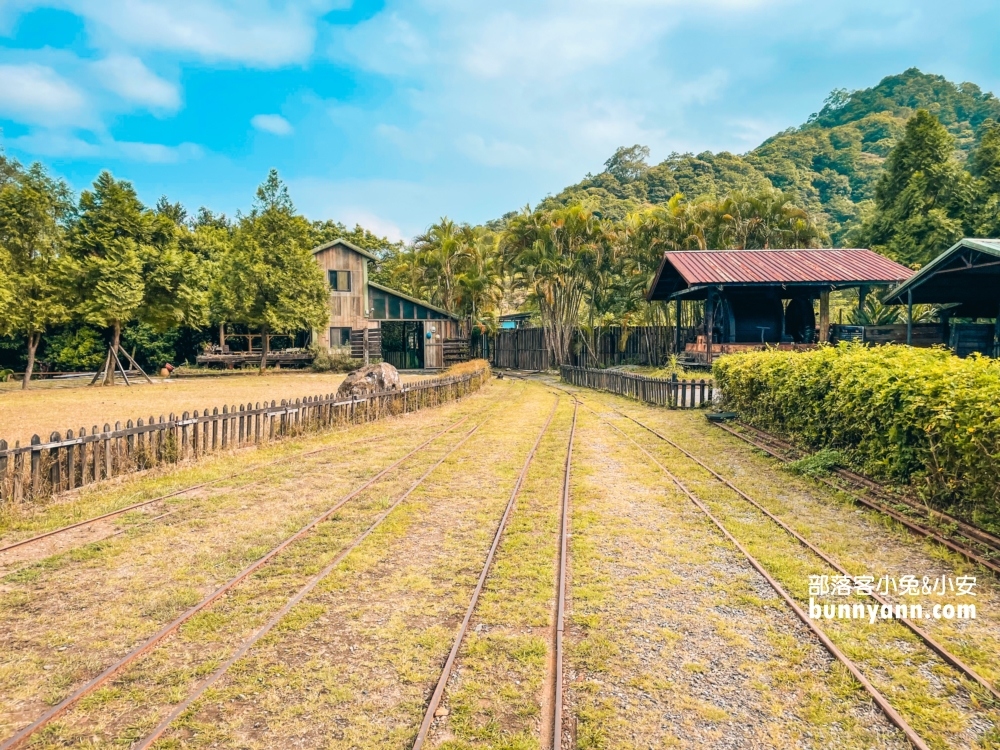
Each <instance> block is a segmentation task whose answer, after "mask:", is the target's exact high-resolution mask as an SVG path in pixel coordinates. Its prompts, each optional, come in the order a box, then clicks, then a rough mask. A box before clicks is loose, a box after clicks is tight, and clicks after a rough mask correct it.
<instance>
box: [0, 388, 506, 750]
mask: <svg viewBox="0 0 1000 750" xmlns="http://www.w3.org/2000/svg"><path fill="white" fill-rule="evenodd" d="M494 408H495V407H494ZM469 419H470V416H465V417H462V418H461V419H459V420H457V421H455V422H453V423H452V424H450V425H449V426H447V427H445V428H444V429H443V430H440V431H439V432H437V433H435V434H434V435H432V436H431V437H430V438H428V439H427V440H424V441H423V442H421V443H420V444H419V445H417V446H416V447H415V448H413V449H412V450H411V451H409V452H408V453H406V454H405V455H404V456H402V457H401V458H399V459H397V460H396V461H394V462H393V463H392V464H390V465H389V466H387V467H385V468H384V469H382V470H381V471H379V472H378V473H376V474H375V475H374V476H372V477H371V478H369V479H367V480H366V481H365V482H363V483H362V484H360V485H359V486H357V487H356V488H355V489H353V490H352V491H351V492H349V493H348V494H346V495H345V496H343V497H342V498H341V499H340V500H338V501H337V502H336V503H335V504H334V505H333V506H331V507H330V508H328V509H327V510H326V511H324V512H323V513H321V514H320V515H319V516H317V517H316V518H314V519H313V520H312V521H310V522H309V523H307V524H306V525H305V526H303V527H302V528H301V529H300V530H299V531H297V532H295V533H294V534H292V535H291V536H289V537H287V538H286V539H285V540H284V541H282V542H281V543H280V544H278V545H277V546H275V547H274V548H272V549H271V550H270V551H269V552H267V553H266V554H264V555H263V556H262V557H260V558H258V559H257V560H256V561H254V562H253V563H251V564H250V565H249V566H247V567H246V568H244V569H243V570H242V571H240V572H239V573H238V574H237V575H236V576H234V577H233V578H231V579H229V580H228V581H227V582H226V583H224V584H223V585H222V586H220V587H219V588H217V589H216V590H215V591H214V592H212V593H211V594H209V595H208V596H207V597H205V598H204V599H202V600H201V601H200V602H198V603H197V604H195V605H194V606H193V607H191V608H189V609H188V610H186V611H185V612H183V613H182V614H181V615H180V616H178V617H177V618H175V619H174V620H173V621H171V622H170V623H168V624H167V625H165V626H164V627H163V628H161V629H160V630H159V631H157V632H156V633H154V634H153V635H152V636H151V637H149V638H148V639H147V640H146V641H144V642H143V643H141V644H139V645H138V646H136V647H135V648H133V649H132V650H131V651H129V652H128V653H127V654H126V655H125V656H124V657H122V658H121V659H119V660H117V661H115V662H114V663H112V664H111V665H110V666H108V667H107V668H105V669H104V670H103V671H102V672H101V673H100V674H99V675H97V676H96V677H95V678H93V679H91V680H90V681H89V682H87V683H85V684H84V685H82V686H81V687H79V688H78V689H77V690H75V691H74V692H73V693H71V694H70V695H69V696H68V697H66V698H65V699H63V700H62V701H61V702H59V703H58V704H57V705H55V706H53V707H52V708H50V709H49V710H48V711H46V712H45V713H43V714H42V715H41V716H40V717H39V718H38V719H36V720H35V721H34V722H32V723H31V724H30V725H28V726H26V727H24V728H23V729H21V730H19V731H18V732H17V733H15V734H14V735H12V736H11V737H9V738H7V739H6V740H4V741H3V742H2V743H0V750H14V749H15V748H19V747H23V746H24V745H25V743H27V742H28V741H29V740H30V739H31V738H32V737H33V736H35V735H36V734H37V733H38V732H40V731H42V730H43V729H45V728H46V727H48V726H49V725H50V724H52V723H53V722H54V721H56V720H57V719H58V718H59V717H61V716H62V715H64V714H65V713H66V712H67V711H69V710H70V709H71V708H72V707H73V706H75V705H76V704H77V703H78V702H79V701H80V700H82V699H83V698H85V697H86V696H88V695H90V694H91V693H93V692H94V691H95V690H98V689H99V688H101V687H102V686H104V685H107V684H108V683H109V682H110V681H111V680H112V679H113V678H114V677H115V676H116V675H118V674H120V673H121V672H122V671H123V670H124V669H125V668H127V667H128V666H130V665H131V664H134V663H135V662H136V661H138V660H139V659H140V658H141V657H142V656H143V655H144V654H146V653H148V652H149V651H151V650H152V649H153V648H154V647H156V646H157V645H158V644H160V643H161V642H163V641H164V640H165V639H166V638H168V637H169V636H170V635H172V634H173V633H175V632H176V631H177V630H178V628H180V627H181V626H182V625H183V624H184V623H185V622H187V621H189V620H190V619H191V618H192V617H194V616H195V615H197V614H198V613H200V612H202V611H204V610H205V609H207V608H208V607H210V606H211V605H212V604H214V603H215V602H216V601H218V600H219V599H221V598H222V597H223V596H225V595H226V594H227V593H228V592H230V591H232V590H233V589H234V588H235V587H236V586H238V585H239V584H240V583H241V582H242V581H244V580H246V579H247V578H248V577H250V576H251V575H253V574H254V573H255V572H257V571H258V570H260V569H261V568H263V567H264V566H265V565H267V564H268V563H269V562H270V561H271V560H272V559H274V558H275V557H276V556H278V555H279V554H281V552H282V551H284V550H285V549H287V548H288V547H289V546H291V545H292V544H294V543H295V542H296V541H298V540H300V539H302V538H303V537H305V536H306V535H307V534H309V533H311V532H312V531H313V530H314V529H315V528H316V527H317V526H319V524H321V523H323V522H324V521H326V520H328V519H329V518H331V517H332V516H333V515H334V514H335V513H336V512H337V511H339V510H340V509H341V508H342V507H344V506H345V505H346V504H347V503H349V502H350V501H351V500H353V499H355V498H356V497H358V496H359V495H361V493H362V492H364V491H365V490H367V489H368V488H370V487H372V486H373V485H374V484H376V483H377V482H378V481H379V480H381V479H382V478H384V477H385V476H386V475H388V474H389V473H390V472H392V471H393V470H395V469H396V468H397V467H399V466H400V465H401V464H403V462H405V461H406V460H407V459H409V458H411V457H413V456H414V455H417V454H418V453H419V452H420V451H421V450H423V449H424V448H425V447H427V446H428V445H430V444H431V443H432V442H434V441H436V440H437V439H439V438H441V437H443V436H445V435H446V434H448V433H450V432H452V431H453V430H455V429H456V428H458V427H460V426H461V425H462V424H464V423H465V422H467V421H468V420H469ZM484 422H485V420H484ZM482 424H483V422H480V424H479V425H477V426H476V427H475V428H473V430H471V431H470V432H468V433H467V434H466V435H465V436H464V437H463V438H462V439H461V441H460V442H459V444H457V445H455V446H453V447H452V448H451V449H450V450H449V451H448V453H447V454H446V455H445V456H444V457H443V458H442V459H441V460H439V461H438V462H437V463H436V464H434V466H433V467H432V468H431V469H430V470H428V472H426V473H425V474H424V475H423V476H422V477H421V478H420V479H419V480H418V481H417V483H416V484H415V485H414V486H413V487H411V489H410V490H409V491H408V492H407V493H406V495H404V497H403V498H400V499H399V500H398V501H397V502H396V503H395V504H394V505H393V506H392V507H396V505H398V503H399V502H402V500H403V499H405V497H408V496H409V494H410V493H411V492H412V491H413V490H414V489H416V487H417V486H418V485H419V484H420V483H422V482H423V481H424V479H426V477H427V476H428V475H429V474H430V472H431V471H433V470H434V469H435V468H437V467H438V466H440V464H441V463H442V462H443V461H444V459H445V458H447V456H449V455H451V454H452V453H453V452H454V451H455V450H457V448H458V446H459V445H461V444H462V443H464V442H465V441H466V440H467V439H468V438H469V437H471V435H472V434H473V433H474V432H475V431H476V430H478V429H479V427H481V426H482ZM385 515H387V513H386V514H383V515H382V516H380V517H379V519H378V521H377V523H381V521H382V520H383V519H384V518H385ZM370 532H371V529H370V530H369V531H368V532H366V533H365V535H363V536H365V537H367V534H369V533H370ZM361 541H363V539H358V540H356V541H355V543H354V544H353V546H352V547H351V549H353V547H354V546H357V544H360V543H361ZM349 551H350V550H345V551H344V552H343V554H342V555H340V556H338V559H342V557H343V555H346V554H347V553H348V552H349ZM313 585H315V584H313ZM304 595H305V594H303V596H304ZM286 606H294V603H292V604H290V605H286ZM272 627H273V625H272Z"/></svg>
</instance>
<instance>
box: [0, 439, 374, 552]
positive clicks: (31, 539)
mask: <svg viewBox="0 0 1000 750" xmlns="http://www.w3.org/2000/svg"><path fill="white" fill-rule="evenodd" d="M377 440H379V436H378V435H373V436H372V437H370V438H363V439H361V440H355V441H352V442H351V445H354V446H357V445H364V444H366V443H372V442H375V441H377ZM343 447H344V446H341V445H331V446H327V447H325V448H317V449H315V450H311V451H303V452H300V453H294V454H292V455H289V456H283V457H281V458H278V459H275V460H274V461H266V462H264V463H261V464H255V465H253V466H249V467H247V468H246V469H241V470H240V471H235V472H233V473H231V474H226V475H225V476H221V477H217V478H215V479H210V480H208V481H206V482H198V483H197V484H191V485H188V486H186V487H182V488H180V489H178V490H173V491H172V492H168V493H166V494H163V495H158V496H156V497H153V498H150V499H149V500H142V501H140V502H138V503H132V504H131V505H127V506H125V507H124V508H119V509H117V510H113V511H109V512H108V513H102V514H101V515H98V516H93V517H91V518H88V519H86V520H84V521H77V522H75V523H71V524H68V525H66V526H61V527H59V528H58V529H52V530H51V531H46V532H44V533H42V534H37V535H36V536H33V537H29V538H27V539H21V540H20V541H17V542H12V543H10V544H8V545H6V546H4V547H0V555H2V554H3V553H5V552H9V551H11V550H15V549H20V548H22V547H27V546H28V545H31V544H37V543H39V542H41V541H44V540H46V539H51V538H52V537H55V536H59V535H60V534H65V533H67V532H70V531H73V530H75V529H80V528H83V527H85V526H90V525H92V524H95V523H98V522H100V521H107V520H108V519H111V518H117V517H118V516H122V515H124V514H126V513H129V512H131V511H133V510H138V509H140V508H145V507H147V506H149V505H153V504H154V503H159V502H163V501H164V500H169V499H170V498H172V497H179V496H181V495H186V494H187V493H189V492H194V491H195V490H200V489H202V488H203V487H210V486H212V485H214V484H218V483H219V482H225V481H227V480H229V479H235V478H236V477H242V476H246V475H247V474H250V473H252V472H255V471H259V470H260V469H266V468H269V467H271V466H275V465H277V464H283V463H287V462H289V461H292V460H296V459H301V458H306V457H308V456H314V455H317V454H319V453H325V452H328V451H331V450H336V449H338V448H343ZM253 484H255V482H251V483H250V484H249V485H241V487H249V486H252V485H253ZM111 536H115V534H112V535H111Z"/></svg>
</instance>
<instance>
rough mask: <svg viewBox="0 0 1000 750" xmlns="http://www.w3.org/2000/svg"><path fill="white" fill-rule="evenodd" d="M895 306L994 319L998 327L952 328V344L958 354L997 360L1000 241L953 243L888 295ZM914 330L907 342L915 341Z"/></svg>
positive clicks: (949, 315)
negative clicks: (922, 306)
mask: <svg viewBox="0 0 1000 750" xmlns="http://www.w3.org/2000/svg"><path fill="white" fill-rule="evenodd" d="M885 302H886V303H888V304H892V305H908V306H912V305H914V304H936V305H951V307H948V308H947V309H945V310H942V314H943V315H944V316H945V318H946V320H945V324H947V318H949V317H950V318H971V319H973V320H977V319H984V318H985V319H989V320H993V321H994V323H993V325H989V324H984V323H979V324H977V323H971V324H969V323H965V324H958V325H955V326H952V328H951V335H950V341H949V344H950V346H951V348H952V349H954V350H955V352H956V353H958V354H960V355H965V354H968V353H970V352H973V351H978V352H982V353H984V354H992V355H993V356H997V354H998V353H1000V352H998V343H1000V240H996V239H976V238H969V237H967V238H965V239H963V240H960V241H959V242H957V243H955V244H954V245H952V246H951V247H950V248H948V249H947V250H945V251H944V252H943V253H941V254H940V255H939V256H938V257H936V258H935V259H934V260H932V261H931V262H930V263H928V264H927V265H926V266H924V267H923V268H921V269H920V270H919V271H917V273H915V274H914V275H913V276H911V277H910V278H908V279H907V280H906V281H904V282H903V283H902V284H899V285H898V286H897V287H895V288H894V289H893V290H892V291H890V292H889V294H887V295H886V296H885ZM912 337H913V333H912V326H911V327H910V328H909V329H908V340H912Z"/></svg>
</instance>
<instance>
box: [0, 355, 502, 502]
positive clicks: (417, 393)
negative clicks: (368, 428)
mask: <svg viewBox="0 0 1000 750" xmlns="http://www.w3.org/2000/svg"><path fill="white" fill-rule="evenodd" d="M489 378H490V370H489V368H488V367H485V366H484V367H483V368H481V369H479V370H477V371H475V372H472V373H467V374H465V375H454V376H449V377H444V378H429V379H427V380H421V381H418V382H416V383H410V384H407V385H405V386H404V387H403V388H402V389H401V390H398V391H385V392H380V393H374V394H371V395H369V396H368V397H367V398H363V399H344V398H340V399H338V398H337V397H336V395H335V394H332V393H331V394H327V395H325V396H311V397H307V398H304V399H299V398H297V399H295V401H286V400H284V399H282V400H281V402H280V403H278V402H275V401H271V402H270V403H268V402H266V401H265V402H263V404H261V403H260V402H258V403H254V404H245V405H244V404H240V405H239V406H223V407H222V409H221V411H220V410H219V409H218V408H213V409H212V411H211V413H209V410H208V409H205V410H203V411H201V412H199V411H197V410H195V412H194V413H193V414H190V413H188V412H184V413H183V414H181V415H180V416H177V415H174V414H171V415H170V416H169V417H168V418H164V417H163V416H160V418H159V419H156V418H155V417H150V418H149V420H148V421H144V420H142V419H138V420H136V421H135V422H134V423H133V421H132V420H131V419H130V420H128V422H126V424H125V426H124V427H123V426H122V424H121V423H120V422H116V423H115V426H114V428H112V427H111V426H110V425H109V424H105V425H104V428H103V429H99V428H98V427H97V426H96V425H95V426H94V427H93V428H92V429H91V430H90V431H89V432H88V430H87V429H86V428H85V427H82V428H80V430H79V431H77V432H75V433H74V431H73V430H67V431H66V434H65V435H60V433H58V432H53V433H52V434H51V435H50V436H49V440H48V442H45V443H43V442H42V440H41V438H39V436H38V435H34V436H33V437H32V438H31V444H30V445H26V446H21V444H20V443H19V442H18V443H15V445H14V447H13V448H10V447H9V446H8V444H7V441H6V440H0V503H2V502H9V501H13V502H15V503H17V502H23V501H26V500H31V499H35V498H42V497H47V496H49V495H53V494H56V493H59V492H65V491H68V490H72V489H75V488H77V487H82V486H84V485H88V484H93V483H94V482H99V481H101V480H104V479H108V478H111V477H116V476H121V475H123V474H129V473H131V472H136V471H143V470H145V469H149V468H152V467H154V466H157V465H160V464H171V463H177V462H179V461H185V460H197V459H199V458H202V457H204V456H206V455H209V454H211V453H215V452H217V451H224V450H231V449H236V448H242V447H244V446H250V445H262V444H266V443H269V442H272V441H274V440H279V439H281V438H285V437H289V436H294V435H301V434H304V433H307V432H318V431H320V430H324V429H327V428H330V427H335V426H341V425H347V424H361V423H364V422H372V421H375V420H378V419H382V418H384V417H387V416H394V415H397V414H404V413H407V412H412V411H417V410H419V409H425V408H428V407H432V406H438V405H440V404H443V403H446V402H448V401H455V400H457V399H459V398H462V397H463V396H465V395H467V394H469V393H472V392H474V391H477V390H479V388H480V387H481V386H482V385H483V384H484V383H485V382H487V381H488V380H489Z"/></svg>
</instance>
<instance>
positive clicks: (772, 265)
mask: <svg viewBox="0 0 1000 750" xmlns="http://www.w3.org/2000/svg"><path fill="white" fill-rule="evenodd" d="M911 274H912V271H911V270H910V269H908V268H906V267H905V266H901V265H899V264H898V263H895V262H893V261H891V260H889V259H888V258H885V257H883V256H881V255H879V254H877V253H874V252H872V251H871V250H865V249H792V250H700V251H699V250H694V251H682V252H668V253H664V255H663V260H662V261H661V263H660V267H659V269H658V270H657V272H656V276H655V277H654V279H653V283H652V284H651V285H650V288H649V291H648V292H647V294H646V299H647V300H650V301H656V300H660V301H668V300H678V301H680V300H702V301H704V302H705V315H704V330H703V332H702V335H701V336H699V337H698V341H697V343H695V344H693V345H688V346H687V348H686V350H687V351H688V352H689V353H690V354H693V355H694V356H696V357H698V358H701V359H705V360H706V361H708V362H711V360H712V355H713V352H728V351H738V350H739V349H740V348H750V347H754V346H757V347H759V346H760V345H761V344H765V343H770V344H777V345H788V346H794V345H796V344H811V343H813V342H814V341H816V340H820V341H825V340H826V337H827V331H828V327H829V295H830V292H831V291H832V290H835V289H851V288H859V289H860V290H861V296H862V297H863V296H864V294H865V293H867V291H868V288H869V287H873V286H880V285H882V286H884V285H889V284H897V283H899V282H901V281H902V280H904V279H906V278H908V277H909V276H910V275H911ZM815 300H819V303H820V305H819V307H820V315H819V324H818V325H817V321H816V315H815V311H814V304H813V303H814V301H815ZM676 315H677V318H676V323H675V331H677V334H676V335H677V337H678V338H677V340H676V341H675V348H676V349H677V350H678V351H680V339H679V331H680V305H678V306H677V307H676ZM715 344H719V345H720V347H719V348H718V349H713V346H712V345H715Z"/></svg>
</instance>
